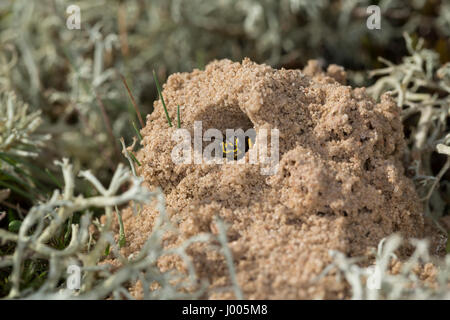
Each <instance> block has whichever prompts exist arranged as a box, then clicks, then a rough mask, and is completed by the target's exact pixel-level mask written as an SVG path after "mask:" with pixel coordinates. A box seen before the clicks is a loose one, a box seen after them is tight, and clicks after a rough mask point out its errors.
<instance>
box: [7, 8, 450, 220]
mask: <svg viewBox="0 0 450 320" xmlns="http://www.w3.org/2000/svg"><path fill="white" fill-rule="evenodd" d="M72 4H75V5H78V6H79V7H80V8H81V30H69V29H68V28H67V27H66V19H67V17H68V14H67V13H66V9H67V7H68V6H69V5H72ZM371 4H376V5H379V6H380V8H381V15H382V19H381V30H369V29H368V28H367V26H366V20H367V17H368V14H367V12H366V9H367V6H369V5H371ZM404 32H407V33H408V34H410V35H411V38H410V40H411V43H414V44H416V43H417V42H418V40H419V39H420V38H423V39H424V43H423V44H422V45H423V47H424V48H426V49H427V50H430V52H431V51H433V52H434V53H433V54H434V56H433V57H435V58H433V59H434V60H433V63H434V64H433V66H432V69H433V70H432V72H431V75H430V74H425V73H426V71H424V72H425V73H424V74H425V75H424V77H425V78H426V77H430V76H431V78H434V77H435V76H439V74H441V75H442V74H444V78H445V77H447V76H448V75H449V74H450V73H449V71H448V70H449V69H450V68H447V69H445V68H444V67H442V68H441V66H446V65H445V63H446V62H448V61H449V60H450V40H449V39H450V1H448V0H381V1H369V0H336V1H333V0H316V1H310V0H260V1H256V0H151V1H150V0H148V1H146V0H128V1H124V0H103V1H102V0H98V1H89V0H80V1H67V0H39V1H37V0H1V1H0V94H1V101H0V103H1V104H2V108H0V110H1V112H2V114H0V137H2V138H1V139H3V140H1V141H0V170H1V171H0V174H1V176H0V182H1V185H0V187H1V188H0V189H3V190H6V191H2V193H1V194H0V212H2V211H5V212H6V213H8V218H7V219H2V220H0V227H7V228H9V227H10V225H11V226H12V227H11V228H13V229H14V228H15V227H14V223H13V222H15V221H16V223H18V222H17V221H20V220H21V216H23V214H26V210H27V208H29V207H30V206H31V205H33V204H34V203H36V202H37V201H40V200H44V199H46V198H48V196H49V195H50V192H51V190H52V189H54V188H57V187H58V186H60V183H61V181H62V177H61V176H58V173H57V172H59V170H57V168H55V166H54V165H53V164H52V163H53V160H55V159H61V158H62V157H63V156H64V157H69V158H70V159H71V162H72V163H73V164H74V167H75V170H78V169H79V168H89V169H90V170H92V171H93V172H94V173H95V174H96V175H97V177H98V178H99V179H100V180H101V181H106V180H108V179H110V178H111V175H112V173H113V169H114V168H115V167H116V165H117V162H119V161H124V160H125V159H124V158H123V157H122V156H121V154H120V152H119V150H120V149H121V146H120V143H119V138H120V137H124V138H125V141H127V143H130V142H131V139H132V137H133V136H135V135H136V130H135V129H134V126H137V127H139V126H140V125H139V119H138V117H137V114H136V112H135V110H134V108H133V105H132V103H131V100H130V97H129V95H128V92H127V90H126V89H125V86H124V83H123V81H122V78H121V75H123V76H124V78H125V79H126V82H127V84H128V86H129V87H130V90H131V92H132V93H133V96H134V98H135V99H136V102H137V105H138V107H139V109H140V112H141V113H142V115H143V116H144V119H145V115H147V114H149V113H151V111H152V104H153V101H154V100H155V99H156V98H157V91H156V87H155V83H154V80H153V77H152V70H155V71H156V73H157V75H158V77H159V79H160V82H164V81H165V79H166V78H167V76H168V75H170V74H171V73H173V72H180V71H190V70H192V69H193V68H203V67H204V66H205V64H207V63H208V62H209V61H211V60H213V59H220V58H229V59H232V60H235V61H241V60H242V59H243V58H244V57H250V58H251V59H252V60H254V61H257V62H259V63H267V64H270V65H271V66H273V67H276V68H281V67H285V68H302V67H303V66H304V65H305V64H306V62H307V61H308V60H309V59H318V60H319V61H320V62H321V63H322V64H323V66H327V65H328V64H331V63H335V64H339V65H342V66H344V67H345V68H346V69H347V70H349V81H350V84H352V85H355V86H368V85H372V84H374V83H375V80H376V79H377V78H376V77H377V76H388V75H392V74H391V73H392V72H396V74H397V75H398V74H399V73H398V72H399V69H396V70H389V71H388V72H387V73H382V72H381V73H379V74H375V78H370V77H369V73H368V71H369V70H372V69H377V68H381V67H384V66H385V63H384V62H383V61H380V60H378V59H377V58H378V57H379V56H381V57H384V58H386V59H388V60H389V61H391V63H392V64H395V65H402V63H404V60H403V59H404V57H405V56H409V55H413V56H414V55H415V53H414V52H413V51H411V50H412V49H411V50H408V47H407V45H406V44H405V41H404V38H403V36H402V35H403V33H404ZM411 46H413V44H411ZM427 52H428V51H427ZM425 60H426V59H425ZM419 68H422V65H420V66H419ZM423 68H425V66H423ZM438 69H439V70H441V71H439V72H440V73H439V74H438V73H437V70H438ZM442 70H443V71H442ZM400 71H401V70H400ZM435 72H436V74H435ZM419 73H420V72H419ZM419 73H418V74H419ZM420 74H421V73H420ZM408 76H409V75H408ZM405 77H406V75H403V76H402V73H401V72H400V76H399V77H397V78H396V80H395V81H398V82H399V83H403V80H404V78H405ZM449 77H450V76H449ZM445 79H447V78H445ZM428 80H430V79H428ZM445 81H446V80H445ZM445 81H444V82H439V83H444V84H445V83H446V82H445ZM389 83H392V81H391V82H389V81H387V85H386V86H382V88H381V89H379V87H377V88H378V89H379V90H378V91H377V90H375V91H376V92H375V93H374V96H376V97H377V96H378V95H379V94H380V93H381V92H384V91H385V90H388V89H391V88H390V87H389ZM408 83H409V82H408ZM408 83H407V84H406V87H405V90H406V89H409V87H408V86H409V84H408ZM437 83H438V82H432V81H431V82H428V84H430V86H428V87H427V88H425V90H426V93H428V94H430V96H431V97H434V98H435V100H434V101H436V100H437V101H438V103H436V104H434V105H433V107H432V108H435V109H439V110H440V111H439V113H436V114H437V116H436V117H437V118H438V120H439V119H440V120H439V121H435V120H436V117H435V118H433V119H431V120H430V121H431V122H432V121H434V122H432V125H431V127H433V128H434V127H436V126H439V130H431V129H430V131H429V132H427V133H426V134H427V135H433V134H434V135H435V136H432V139H431V140H432V141H431V144H433V145H432V149H433V148H435V146H436V144H437V142H440V143H444V144H445V143H447V144H448V142H446V140H445V141H444V140H443V139H444V137H445V135H446V134H448V123H449V120H448V118H449V117H448V110H449V98H448V96H449V91H448V87H447V89H446V88H445V87H439V88H437V87H436V84H437ZM411 87H413V85H411ZM394 89H395V88H394ZM412 90H415V92H419V93H420V92H422V91H421V90H422V87H421V85H420V83H419V84H418V87H413V88H412ZM399 93H400V91H399V92H397V94H399ZM436 95H437V96H436ZM430 99H431V98H430ZM407 101H408V100H407ZM409 101H410V102H411V101H412V102H411V103H414V101H415V103H419V102H417V101H416V100H414V99H413V100H409ZM427 101H428V100H427ZM8 103H9V104H11V103H14V104H17V107H14V108H15V109H14V110H19V109H20V108H22V107H23V106H25V105H29V107H28V109H27V111H24V112H25V113H23V116H22V118H23V119H22V120H23V122H24V124H22V125H23V126H24V127H23V131H24V133H23V134H19V135H17V134H15V135H14V137H15V138H14V139H15V140H14V141H16V143H15V144H14V148H15V149H14V148H12V145H13V144H11V145H8V146H7V147H4V148H3V149H2V147H1V145H2V142H5V141H6V140H7V139H11V141H9V140H8V142H12V138H10V137H9V135H10V134H12V133H11V132H12V131H7V123H10V122H8V121H10V120H8V119H9V118H8V112H7V110H8V107H7V105H8ZM419 104H420V103H419ZM3 105H4V107H3ZM17 108H19V109H17ZM17 112H19V111H17ZM20 112H22V111H20ZM412 113H414V112H412ZM419 113H420V112H419ZM442 114H443V115H442ZM28 117H31V118H32V119H31V118H30V120H29V121H28V120H26V119H28ZM439 117H440V118H439ZM25 118H26V119H25ZM419 118H420V117H419ZM419 118H417V117H416V118H414V117H412V118H411V117H405V123H406V124H407V129H408V132H406V133H407V137H409V135H414V132H415V131H414V128H417V126H419V125H420V124H419V122H420V121H419V120H420V119H419ZM36 119H39V120H36ZM411 119H412V120H411ZM16 120H17V119H16ZM406 120H408V121H409V122H406ZM27 121H28V122H27ZM33 121H39V123H40V126H39V127H37V126H36V124H37V122H33ZM32 122H33V123H32ZM133 123H134V124H133ZM10 129H11V128H10ZM16 131H17V130H16ZM19 131H20V130H19ZM2 135H4V137H3V136H2ZM49 135H51V139H48V137H49ZM17 137H19V138H17ZM436 141H437V142H436ZM5 145H6V144H5ZM414 146H416V147H417V145H415V144H414V143H410V148H411V150H412V149H413V148H414ZM428 147H429V146H428ZM36 148H38V150H31V149H36ZM14 150H16V151H17V150H21V151H20V152H19V153H17V152H13V151H14ZM426 152H428V154H432V153H433V152H434V151H433V150H431V151H430V150H428V149H427V151H426ZM413 158H414V157H413ZM436 159H437V160H436ZM436 159H434V158H433V160H430V159H428V160H427V161H431V162H433V165H430V166H429V168H428V167H427V168H428V169H427V170H428V171H430V172H425V173H422V177H425V178H423V179H419V180H420V183H421V185H422V186H423V185H426V186H428V187H427V188H430V185H433V181H436V179H435V180H433V177H434V176H435V175H438V173H439V172H440V170H441V169H442V168H443V166H444V163H445V157H444V158H443V159H441V158H439V157H437V158H436ZM413 160H417V161H420V160H421V157H420V156H419V157H416V158H414V159H411V162H412V161H413ZM419 171H420V170H419ZM415 174H416V176H417V175H419V173H418V172H416V173H415ZM440 178H441V182H442V183H441V185H442V186H444V188H446V187H445V186H446V185H448V181H449V178H448V173H446V172H444V173H443V175H442V177H440ZM424 180H425V182H423V181H424ZM427 181H428V182H427ZM77 188H78V189H79V190H80V192H82V193H83V194H86V195H89V193H91V192H93V191H92V190H91V189H89V188H88V187H87V186H77ZM448 189H450V188H448ZM7 190H9V191H7ZM441 191H442V190H441ZM444 191H445V190H444ZM444 191H443V192H444ZM445 192H446V194H448V193H449V192H450V191H449V190H447V191H445ZM425 193H427V192H425ZM429 198H430V197H429ZM440 198H441V199H440V200H439V201H440V204H439V215H443V214H445V213H446V212H448V210H449V209H448V208H449V202H450V199H445V197H444V196H442V197H440ZM431 210H432V209H431ZM11 228H10V229H11Z"/></svg>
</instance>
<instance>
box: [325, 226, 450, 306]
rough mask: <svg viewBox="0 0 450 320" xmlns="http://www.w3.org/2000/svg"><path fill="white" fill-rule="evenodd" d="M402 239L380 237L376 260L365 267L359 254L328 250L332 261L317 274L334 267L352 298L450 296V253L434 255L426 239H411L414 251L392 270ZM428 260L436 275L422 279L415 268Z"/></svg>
mask: <svg viewBox="0 0 450 320" xmlns="http://www.w3.org/2000/svg"><path fill="white" fill-rule="evenodd" d="M402 242H404V241H403V240H402V238H401V237H400V236H399V235H397V234H394V235H392V236H390V237H388V238H385V239H383V240H381V241H380V243H379V245H378V250H377V252H376V253H375V259H376V260H375V263H374V264H373V265H370V266H368V267H362V266H361V265H360V262H361V260H364V259H362V258H355V257H353V258H349V257H347V256H346V255H345V254H343V253H341V252H338V251H330V256H331V257H332V258H333V263H332V264H330V265H329V266H328V267H327V268H326V269H325V270H324V271H323V272H322V274H321V275H320V277H322V276H323V275H325V274H327V273H329V272H331V271H332V270H334V271H336V277H338V278H339V277H342V276H343V277H344V278H345V280H346V281H347V282H348V283H349V284H350V287H351V292H352V299H355V300H366V299H367V300H381V299H388V300H398V299H402V300H404V299H446V300H447V299H450V254H449V255H447V256H446V257H445V258H441V259H438V258H435V257H433V255H431V254H430V252H429V243H428V241H427V240H417V239H413V240H411V244H412V245H413V246H414V247H415V250H414V253H413V254H412V255H411V256H410V257H409V259H407V260H406V261H403V262H402V264H401V267H400V268H399V270H397V271H396V272H395V273H394V272H392V270H391V266H392V263H393V262H395V261H397V262H398V259H397V256H396V254H395V251H396V250H397V249H398V248H399V247H400V245H402ZM428 263H432V264H433V266H434V267H435V268H436V275H434V279H433V280H431V281H424V279H421V277H420V274H419V273H418V272H417V268H418V267H420V266H422V267H423V266H426V265H427V264H428ZM429 266H431V265H429ZM320 277H319V278H320Z"/></svg>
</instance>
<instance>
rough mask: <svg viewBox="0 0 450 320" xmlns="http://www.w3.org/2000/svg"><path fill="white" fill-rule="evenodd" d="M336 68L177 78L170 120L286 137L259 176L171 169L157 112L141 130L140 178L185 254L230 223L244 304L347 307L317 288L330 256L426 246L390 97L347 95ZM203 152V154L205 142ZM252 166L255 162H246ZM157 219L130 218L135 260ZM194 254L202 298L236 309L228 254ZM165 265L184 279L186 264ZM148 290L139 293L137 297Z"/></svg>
mask: <svg viewBox="0 0 450 320" xmlns="http://www.w3.org/2000/svg"><path fill="white" fill-rule="evenodd" d="M345 79H346V74H345V72H344V70H343V69H342V68H340V67H338V66H335V65H332V66H330V67H329V68H328V70H327V72H326V73H324V72H322V71H321V70H320V68H319V67H318V66H317V63H315V62H310V63H309V65H308V66H307V67H306V68H305V69H304V70H303V71H300V70H275V69H272V68H271V67H269V66H266V65H258V64H255V63H253V62H251V61H250V60H248V59H245V60H244V61H243V62H242V63H233V62H231V61H229V60H221V61H215V62H212V63H210V64H209V65H208V66H207V67H206V69H205V71H200V70H194V71H193V72H191V73H179V74H174V75H172V76H170V77H169V79H168V81H167V83H166V85H165V86H164V92H163V95H164V98H165V101H166V103H167V108H168V111H169V114H170V116H171V118H172V119H176V110H177V105H180V106H182V108H181V119H182V122H181V126H182V127H183V128H186V129H189V130H191V131H193V123H194V121H198V120H202V121H203V130H204V131H205V130H206V129H208V128H217V129H220V130H225V129H227V128H231V129H237V128H242V129H244V130H246V129H249V128H255V129H256V131H257V132H258V130H260V129H261V128H268V129H271V128H277V129H279V130H280V166H279V169H278V171H277V173H276V174H275V175H272V176H265V175H261V172H260V166H259V165H255V164H249V163H248V161H247V163H246V164H239V165H236V164H223V165H206V164H203V165H198V164H185V165H175V164H174V163H173V161H172V159H171V152H172V149H173V147H174V146H175V145H176V144H177V143H178V142H176V141H172V140H171V135H172V132H173V131H174V130H176V129H175V128H169V126H168V124H167V120H166V117H165V114H164V110H163V107H162V104H161V102H160V101H157V102H155V111H154V112H153V113H152V114H151V115H150V116H148V118H147V126H146V127H145V128H144V129H143V130H142V135H143V137H144V138H143V141H142V144H143V148H142V150H141V151H140V152H139V154H138V159H139V161H140V162H141V163H142V166H141V167H139V174H140V175H142V176H143V177H144V178H145V180H146V182H147V183H148V185H149V186H151V187H156V186H161V188H162V189H163V191H164V193H165V195H166V199H167V207H168V212H169V213H170V215H171V219H172V220H173V221H177V224H178V226H179V228H180V230H181V236H179V237H177V238H176V239H169V241H168V245H174V244H176V243H181V242H182V241H183V240H185V239H186V238H188V237H190V236H192V235H195V234H198V233H200V232H213V233H216V232H217V231H216V226H215V224H214V216H216V215H218V216H220V217H222V219H224V220H225V221H226V222H227V223H228V224H229V226H230V227H229V230H228V240H229V247H230V248H231V250H232V253H233V258H234V263H235V267H236V272H237V279H238V282H239V285H240V286H241V288H242V290H243V293H244V296H245V298H249V299H297V298H342V297H344V296H345V295H346V288H345V287H344V286H343V285H342V284H338V283H336V282H335V281H334V277H331V276H330V277H328V278H327V277H326V278H324V279H323V280H322V281H319V282H318V283H316V284H311V282H310V280H311V279H312V278H313V277H314V276H316V275H318V274H319V273H320V272H321V271H322V270H323V268H324V267H325V266H326V265H328V264H329V263H330V257H329V254H328V251H329V250H330V249H334V250H340V251H342V252H345V253H347V254H348V255H352V256H356V255H364V254H366V252H367V250H368V248H370V247H375V246H376V245H377V244H378V242H379V241H380V239H382V238H383V237H385V236H388V235H390V234H392V233H394V232H400V233H402V234H404V235H405V236H407V237H421V236H422V235H423V232H424V221H423V218H422V216H421V207H420V202H419V200H418V197H417V195H416V192H415V190H414V186H413V184H412V182H411V181H410V180H409V179H408V178H406V177H405V175H404V168H403V165H402V162H401V157H402V152H403V150H404V148H405V142H404V139H403V131H402V124H401V121H400V118H399V109H398V108H397V106H396V104H395V103H394V101H393V100H392V99H391V98H390V97H389V96H388V95H384V96H383V97H382V99H381V102H380V103H378V104H377V103H375V102H374V101H373V100H372V99H370V98H369V97H368V96H367V95H366V93H365V90H364V88H358V89H352V88H351V87H350V86H346V85H345V81H346V80H345ZM204 144H206V143H204ZM246 156H247V157H248V153H247V155H246ZM157 215H158V212H157V211H156V210H155V209H154V206H151V205H149V206H148V207H145V208H144V210H143V211H142V212H140V213H139V214H138V215H137V216H133V214H132V213H131V210H126V211H125V213H124V223H125V232H126V234H127V243H128V244H127V246H126V247H125V248H123V249H122V251H123V253H124V254H126V255H129V254H131V253H133V252H136V251H138V250H139V248H140V246H141V245H142V244H143V243H144V241H145V239H147V237H148V235H149V234H150V232H151V231H152V226H153V223H154V221H155V218H156V216H157ZM206 248H207V246H206V245H204V244H198V245H197V244H196V245H193V246H192V247H191V249H190V253H191V254H192V257H193V259H194V261H195V266H196V268H197V270H198V273H199V276H200V277H203V278H207V279H208V280H209V282H210V284H211V286H210V290H209V291H208V293H207V294H206V295H205V296H204V298H213V299H214V298H234V295H233V293H232V292H230V291H225V292H222V291H220V290H216V289H217V288H223V287H224V286H227V285H230V280H229V276H228V269H227V268H226V265H225V263H224V259H223V257H222V255H221V254H220V253H218V252H216V251H213V250H207V249H206ZM160 266H161V268H162V269H164V270H166V269H169V268H171V267H174V266H175V267H178V268H182V263H181V262H180V260H179V259H176V258H173V257H169V258H165V259H161V262H160ZM140 289H141V288H140V287H139V285H138V286H135V287H134V289H133V290H132V291H133V293H134V294H135V295H137V296H139V295H140V293H139V292H140Z"/></svg>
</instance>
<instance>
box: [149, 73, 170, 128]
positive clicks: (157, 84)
mask: <svg viewBox="0 0 450 320" xmlns="http://www.w3.org/2000/svg"><path fill="white" fill-rule="evenodd" d="M153 78H154V79H155V84H156V89H157V90H158V94H159V97H160V99H161V102H162V105H163V107H164V112H165V113H166V118H167V122H169V127H172V121H171V120H170V117H169V113H168V112H167V107H166V103H165V101H164V98H163V95H162V90H161V86H160V85H159V81H158V78H157V77H156V73H155V70H153Z"/></svg>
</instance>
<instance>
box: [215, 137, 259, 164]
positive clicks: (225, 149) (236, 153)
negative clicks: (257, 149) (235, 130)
mask: <svg viewBox="0 0 450 320" xmlns="http://www.w3.org/2000/svg"><path fill="white" fill-rule="evenodd" d="M253 144H254V141H253V140H252V138H250V137H247V136H246V137H245V143H240V141H239V138H237V137H232V138H231V139H228V140H227V139H225V140H224V141H223V142H222V143H221V146H222V153H223V157H224V158H227V155H228V154H229V153H233V158H234V160H239V159H241V158H242V157H243V156H244V155H245V153H246V152H247V151H248V150H249V149H250V148H251V147H252V146H253Z"/></svg>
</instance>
